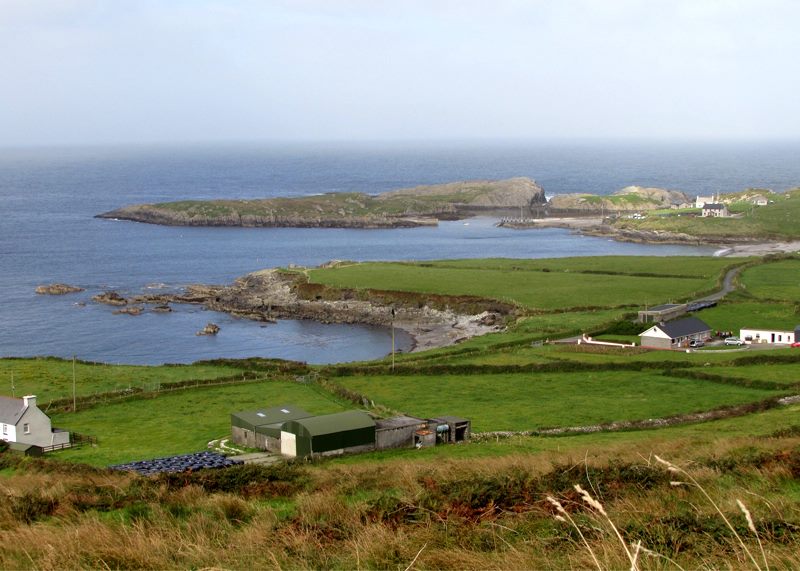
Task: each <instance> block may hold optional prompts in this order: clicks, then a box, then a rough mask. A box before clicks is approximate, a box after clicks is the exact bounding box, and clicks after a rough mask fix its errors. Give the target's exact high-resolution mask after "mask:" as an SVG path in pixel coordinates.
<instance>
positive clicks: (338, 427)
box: [281, 410, 375, 457]
mask: <svg viewBox="0 0 800 571" xmlns="http://www.w3.org/2000/svg"><path fill="white" fill-rule="evenodd" d="M374 449H375V421H374V420H373V419H372V417H371V416H370V415H368V414H367V413H365V412H361V411H358V410H350V411H347V412H340V413H337V414H328V415H325V416H314V417H310V418H301V419H298V420H290V421H288V422H284V423H283V426H282V428H281V454H283V455H285V456H290V457H296V456H299V457H304V456H328V455H335V454H344V453H345V452H364V451H367V450H374Z"/></svg>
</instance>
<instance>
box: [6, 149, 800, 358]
mask: <svg viewBox="0 0 800 571" xmlns="http://www.w3.org/2000/svg"><path fill="white" fill-rule="evenodd" d="M799 158H800V143H794V142H767V143H765V142H736V143H680V142H670V143H653V142H649V143H645V142H624V143H623V142H607V141H606V142H603V141H581V142H520V141H516V142H508V141H506V142H482V143H477V142H468V143H445V142H436V143H431V142H424V141H422V142H415V143H410V142H403V143H369V144H367V143H359V144H343V143H327V144H323V143H314V144H300V143H290V144H277V143H261V144H257V143H247V144H244V143H242V144H213V145H212V144H182V145H179V144H174V145H157V146H111V147H99V146H98V147H72V148H67V147H52V148H50V147H37V148H24V149H13V148H6V149H0V356H6V357H9V356H15V357H29V356H57V357H62V358H72V357H77V358H78V359H82V360H87V361H98V362H104V363H127V364H141V365H155V364H161V363H191V362H194V361H198V360H206V359H215V358H223V357H225V358H245V357H254V356H257V357H270V358H282V359H294V360H300V361H306V362H309V363H333V362H342V361H354V360H366V359H373V358H378V357H381V356H383V355H386V354H387V353H388V352H389V351H390V350H391V338H392V335H391V331H390V330H388V329H386V328H382V327H370V326H360V325H337V324H321V323H316V322H312V321H293V320H284V321H280V322H278V323H276V324H263V323H258V322H254V321H249V320H244V319H237V318H234V317H232V316H229V315H226V314H220V313H214V312H209V311H206V310H204V309H203V308H201V307H198V306H192V305H176V306H175V311H173V312H172V313H169V314H156V313H150V312H147V313H144V314H142V315H139V316H129V315H115V314H114V313H113V311H114V309H115V308H113V307H110V306H106V305H100V304H96V303H93V302H91V299H90V298H91V297H92V296H93V295H95V294H97V293H100V292H102V291H106V290H115V291H117V292H119V293H120V294H122V295H125V296H128V295H135V294H141V293H156V292H159V291H175V290H178V289H180V288H182V287H184V286H185V285H187V284H192V283H204V284H227V283H231V282H232V281H233V280H235V279H236V278H237V277H239V276H242V275H244V274H247V273H249V272H252V271H255V270H258V269H262V268H270V267H276V266H286V265H289V264H298V265H304V266H314V265H318V264H321V263H324V262H327V261H329V260H334V259H336V260H355V261H362V260H430V259H445V258H482V257H509V258H543V257H563V256H577V255H580V256H605V255H655V256H671V255H711V254H713V253H714V252H715V248H713V247H710V246H709V247H703V246H701V247H690V246H675V245H643V244H627V243H619V242H614V241H610V240H608V239H605V238H590V237H584V236H580V235H577V234H574V233H571V232H570V231H568V230H563V229H542V230H512V229H506V228H498V227H496V226H495V223H496V220H494V219H492V218H488V217H479V218H474V219H470V220H462V221H455V222H443V223H441V224H440V225H439V226H438V227H435V228H413V229H387V230H353V229H349V230H348V229H293V228H247V229H246V228H181V227H162V226H154V225H148V224H139V223H135V222H126V221H115V220H101V219H97V218H94V216H95V215H96V214H98V213H101V212H105V211H108V210H112V209H114V208H117V207H120V206H124V205H128V204H135V203H149V202H163V201H173V200H182V199H213V198H266V197H276V196H305V195H310V194H319V193H327V192H343V191H359V192H366V193H379V192H383V191H387V190H392V189H396V188H402V187H410V186H416V185H421V184H436V183H444V182H451V181H458V180H471V179H500V178H508V177H514V176H527V177H530V178H532V179H534V180H536V181H537V182H539V183H540V184H541V185H542V186H543V187H544V189H545V192H546V193H547V195H548V196H551V195H553V194H561V193H571V192H590V193H597V194H609V193H612V192H615V191H617V190H619V189H621V188H623V187H625V186H628V185H642V186H657V187H663V188H669V189H676V190H682V191H684V192H686V193H687V194H689V195H690V196H694V195H697V194H710V193H714V192H731V191H737V190H742V189H745V188H748V187H762V188H771V189H773V190H776V191H783V190H786V189H788V188H792V187H795V186H798V185H800V160H798V159H799ZM52 282H64V283H68V284H71V285H76V286H80V287H83V288H85V290H86V291H85V292H82V293H78V294H70V295H65V296H47V295H37V294H36V293H34V291H35V289H36V286H38V285H40V284H48V283H52ZM209 322H213V323H216V324H218V325H219V326H220V328H221V330H220V333H219V334H218V335H216V336H197V335H196V332H197V331H199V330H200V329H202V328H203V326H204V325H205V324H206V323H209ZM396 343H397V345H396V346H397V349H398V350H408V349H409V348H410V347H411V343H412V340H411V339H410V337H409V336H408V335H406V334H404V333H403V332H397V336H396Z"/></svg>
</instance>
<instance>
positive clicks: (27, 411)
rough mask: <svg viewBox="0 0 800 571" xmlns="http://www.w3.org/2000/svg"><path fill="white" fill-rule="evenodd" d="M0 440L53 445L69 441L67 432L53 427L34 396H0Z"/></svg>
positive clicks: (35, 444)
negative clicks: (19, 397)
mask: <svg viewBox="0 0 800 571" xmlns="http://www.w3.org/2000/svg"><path fill="white" fill-rule="evenodd" d="M0 431H1V432H0V440H5V441H6V442H17V443H20V444H33V445H34V446H41V447H46V446H54V445H62V444H68V443H69V432H67V431H65V430H59V429H54V428H53V426H52V424H51V423H50V417H49V416H47V415H46V414H45V413H43V412H42V411H41V410H39V407H38V406H36V397H35V396H33V395H31V396H26V397H22V398H21V399H17V398H9V397H0Z"/></svg>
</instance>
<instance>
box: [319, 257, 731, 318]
mask: <svg viewBox="0 0 800 571" xmlns="http://www.w3.org/2000/svg"><path fill="white" fill-rule="evenodd" d="M600 259H601V260H602V259H603V258H600ZM705 260H708V259H705ZM545 263H547V264H552V267H553V268H555V269H550V271H544V270H543V268H545V269H549V267H548V266H545V265H544V263H542V262H537V263H534V264H533V266H531V267H527V268H526V267H524V266H525V264H524V263H523V262H520V261H515V260H489V261H487V268H483V267H481V265H482V262H480V261H463V262H459V263H458V264H456V265H451V264H447V263H441V265H437V263H424V264H410V263H396V262H395V263H386V262H384V263H364V264H352V265H345V266H339V267H335V268H326V269H317V270H311V271H310V272H309V277H310V281H311V282H312V283H317V284H324V285H328V286H334V287H341V288H357V289H377V290H394V291H408V292H415V293H439V294H446V295H454V296H463V295H469V296H478V297H483V298H488V299H495V300H501V301H506V302H512V303H516V304H519V305H521V306H523V307H525V308H528V309H532V310H534V309H539V310H555V309H564V310H566V309H575V308H590V307H595V308H597V307H604V308H613V307H630V306H644V305H652V304H655V303H661V302H667V301H678V300H683V299H689V298H691V297H693V296H696V295H699V294H702V293H704V292H708V291H711V290H713V289H714V288H715V287H716V283H717V279H718V277H719V275H720V273H721V271H722V270H723V269H724V268H725V267H726V266H730V265H733V262H730V261H714V262H712V266H711V267H712V268H716V269H717V271H716V272H714V271H713V270H711V269H709V267H708V265H704V264H701V263H699V262H698V261H697V260H696V259H694V260H692V259H689V260H687V259H685V258H679V259H675V260H671V259H666V260H664V261H662V262H661V264H659V266H660V268H659V269H657V268H656V264H653V262H652V260H647V263H641V264H637V260H636V259H633V260H631V261H629V262H628V263H627V264H624V263H623V262H622V261H621V260H619V259H618V258H612V259H610V261H609V264H610V267H611V268H616V270H608V271H606V272H605V273H601V270H599V269H597V268H599V265H598V264H600V263H601V262H598V261H589V260H586V259H579V260H578V261H577V262H576V268H575V270H572V271H570V270H569V268H567V267H565V266H563V265H562V264H564V263H565V262H563V261H562V262H559V261H554V260H548V261H547V262H545ZM540 264H541V265H540ZM537 266H538V267H537ZM590 268H592V269H590ZM669 268H680V269H679V270H672V271H678V272H679V274H677V275H673V274H666V275H669V279H665V277H664V276H665V273H666V272H667V271H669ZM693 270H694V271H693ZM656 275H658V276H659V277H656Z"/></svg>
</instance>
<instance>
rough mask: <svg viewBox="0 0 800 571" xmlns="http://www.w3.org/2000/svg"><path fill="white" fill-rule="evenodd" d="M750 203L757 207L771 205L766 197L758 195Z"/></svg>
mask: <svg viewBox="0 0 800 571" xmlns="http://www.w3.org/2000/svg"><path fill="white" fill-rule="evenodd" d="M750 203H751V204H754V205H756V206H766V205H767V204H769V200H767V197H766V196H761V195H758V196H754V197H753V198H752V199H750Z"/></svg>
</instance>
